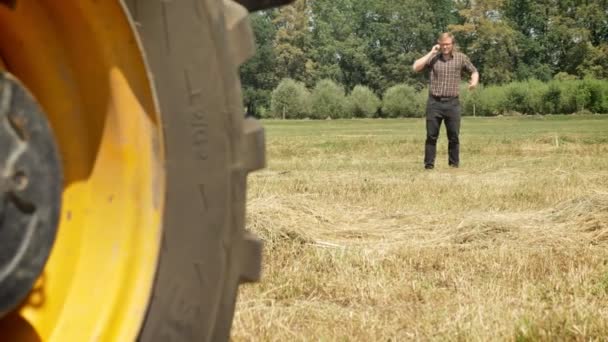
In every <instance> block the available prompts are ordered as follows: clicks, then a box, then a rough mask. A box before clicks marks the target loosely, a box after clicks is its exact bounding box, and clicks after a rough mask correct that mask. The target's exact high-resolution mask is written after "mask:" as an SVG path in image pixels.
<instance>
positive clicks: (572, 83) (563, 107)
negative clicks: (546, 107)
mask: <svg viewBox="0 0 608 342" xmlns="http://www.w3.org/2000/svg"><path fill="white" fill-rule="evenodd" d="M577 83H579V82H577V81H576V80H569V81H557V82H556V84H557V85H558V86H559V89H560V93H561V96H560V98H559V104H558V106H557V108H556V112H557V113H559V114H571V113H575V112H576V111H577V95H579V96H580V94H577V86H578V84H577ZM578 102H579V104H580V102H581V99H579V100H578Z"/></svg>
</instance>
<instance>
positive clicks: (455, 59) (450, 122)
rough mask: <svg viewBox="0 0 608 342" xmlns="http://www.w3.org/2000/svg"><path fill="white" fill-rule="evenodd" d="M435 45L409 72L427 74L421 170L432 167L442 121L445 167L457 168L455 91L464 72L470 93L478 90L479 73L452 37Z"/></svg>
mask: <svg viewBox="0 0 608 342" xmlns="http://www.w3.org/2000/svg"><path fill="white" fill-rule="evenodd" d="M437 43H438V44H437V45H435V46H433V48H432V49H431V51H430V52H429V53H427V54H426V55H425V56H423V57H421V58H419V59H417V60H416V61H415V62H414V65H413V66H412V68H413V69H414V71H416V72H419V71H422V70H424V69H425V68H428V69H429V70H430V86H429V99H428V101H427V104H426V143H425V148H424V168H425V169H432V168H433V167H435V154H436V151H437V138H438V137H439V128H440V127H441V122H442V121H445V127H446V131H447V134H448V163H449V165H450V166H452V167H458V164H459V163H460V157H459V152H460V141H459V140H458V135H459V133H460V102H459V100H458V90H459V85H460V74H461V72H462V70H463V69H465V70H466V71H468V72H469V73H470V74H471V80H470V82H469V90H472V89H473V88H475V87H476V86H477V83H478V82H479V73H478V72H477V69H476V68H475V66H473V64H472V63H471V61H470V60H469V57H467V56H466V55H465V54H463V53H460V52H457V51H454V43H455V40H454V36H453V35H452V34H451V33H449V32H446V33H442V34H441V35H439V39H438V40H437Z"/></svg>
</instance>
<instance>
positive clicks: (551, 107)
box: [541, 81, 562, 114]
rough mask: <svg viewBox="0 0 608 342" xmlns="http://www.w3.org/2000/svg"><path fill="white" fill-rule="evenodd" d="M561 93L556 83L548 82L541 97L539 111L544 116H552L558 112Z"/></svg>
mask: <svg viewBox="0 0 608 342" xmlns="http://www.w3.org/2000/svg"><path fill="white" fill-rule="evenodd" d="M561 94H562V91H561V89H560V87H559V85H558V84H557V82H555V81H553V82H549V83H548V85H547V91H546V92H545V93H544V94H543V97H542V106H541V111H542V113H544V114H553V113H558V112H559V104H560V102H561Z"/></svg>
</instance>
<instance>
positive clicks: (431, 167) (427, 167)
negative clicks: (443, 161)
mask: <svg viewBox="0 0 608 342" xmlns="http://www.w3.org/2000/svg"><path fill="white" fill-rule="evenodd" d="M434 167H435V166H433V165H424V168H425V169H426V170H432V169H433V168H434Z"/></svg>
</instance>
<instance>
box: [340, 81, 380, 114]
mask: <svg viewBox="0 0 608 342" xmlns="http://www.w3.org/2000/svg"><path fill="white" fill-rule="evenodd" d="M346 108H347V111H348V113H349V114H350V115H351V116H353V117H356V118H372V117H374V116H375V115H376V113H377V112H378V108H380V99H379V98H378V96H376V94H374V92H372V91H371V89H369V88H368V87H366V86H362V85H357V86H355V88H354V89H353V91H352V92H351V93H350V95H349V96H348V98H347V104H346Z"/></svg>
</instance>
